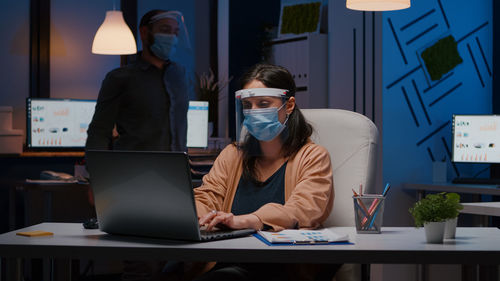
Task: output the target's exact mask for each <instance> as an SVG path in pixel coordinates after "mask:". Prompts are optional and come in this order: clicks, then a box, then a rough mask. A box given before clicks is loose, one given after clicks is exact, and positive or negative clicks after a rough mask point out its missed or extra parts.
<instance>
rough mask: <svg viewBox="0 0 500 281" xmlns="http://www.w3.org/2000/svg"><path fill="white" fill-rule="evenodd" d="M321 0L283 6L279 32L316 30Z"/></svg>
mask: <svg viewBox="0 0 500 281" xmlns="http://www.w3.org/2000/svg"><path fill="white" fill-rule="evenodd" d="M320 14H321V2H312V3H305V4H297V5H290V6H284V7H283V11H282V18H281V32H280V33H281V34H301V33H306V32H315V31H317V30H318V25H319V20H320Z"/></svg>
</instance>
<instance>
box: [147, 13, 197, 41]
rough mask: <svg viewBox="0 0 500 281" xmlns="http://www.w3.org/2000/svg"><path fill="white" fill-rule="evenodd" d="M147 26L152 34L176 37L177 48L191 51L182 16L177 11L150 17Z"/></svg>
mask: <svg viewBox="0 0 500 281" xmlns="http://www.w3.org/2000/svg"><path fill="white" fill-rule="evenodd" d="M149 25H151V26H152V29H153V30H152V32H153V33H163V34H170V35H172V34H173V35H176V36H177V39H178V42H179V43H178V48H179V49H186V50H191V42H190V40H189V32H188V30H187V28H186V23H185V22H184V16H183V15H182V13H181V12H179V11H167V12H163V13H159V14H157V15H155V16H153V17H151V21H150V22H149Z"/></svg>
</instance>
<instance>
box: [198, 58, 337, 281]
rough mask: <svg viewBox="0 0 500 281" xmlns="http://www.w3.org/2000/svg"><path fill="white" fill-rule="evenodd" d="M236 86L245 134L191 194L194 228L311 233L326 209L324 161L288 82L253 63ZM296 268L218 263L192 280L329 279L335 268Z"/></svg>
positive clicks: (328, 182) (329, 198)
mask: <svg viewBox="0 0 500 281" xmlns="http://www.w3.org/2000/svg"><path fill="white" fill-rule="evenodd" d="M242 86H243V89H242V90H240V91H237V92H236V103H237V104H236V111H237V120H236V121H237V123H238V124H240V125H241V123H242V124H243V126H244V127H245V128H246V130H247V131H248V133H246V135H245V134H244V133H242V130H241V126H240V129H239V130H238V131H239V132H238V137H237V139H238V140H241V139H242V140H243V141H242V142H240V143H236V144H232V145H229V146H227V147H226V148H225V149H224V150H223V151H222V152H221V154H220V155H219V157H218V158H217V159H216V161H215V163H214V166H213V167H212V169H211V170H210V172H209V173H208V174H207V175H206V176H205V177H204V178H203V184H202V186H201V187H198V188H196V189H195V199H196V207H197V210H198V217H199V222H200V224H201V225H205V226H206V227H207V229H208V230H210V229H212V228H213V227H215V226H225V227H228V228H232V229H241V228H254V229H256V230H261V229H264V230H272V231H280V230H283V229H293V228H317V227H319V226H320V225H321V223H322V222H323V221H325V220H326V218H327V217H328V216H329V214H330V211H331V209H332V204H333V197H334V192H333V178H332V169H331V163H330V156H329V154H328V151H327V150H326V149H325V148H323V147H321V146H319V145H317V144H314V143H313V142H312V141H311V140H310V136H311V134H312V131H313V128H312V126H311V125H310V124H308V123H307V121H306V120H305V118H304V116H303V115H302V113H301V112H300V110H299V109H298V108H297V106H296V104H295V97H294V95H295V82H294V80H293V78H292V75H291V74H290V73H289V72H288V71H287V70H286V69H285V68H283V67H279V66H274V65H267V64H259V65H256V66H254V67H253V68H252V69H251V70H250V71H248V72H247V73H246V74H245V75H244V76H243V78H242ZM240 133H241V134H243V137H242V138H240V136H239V134H240ZM304 266H305V265H304ZM304 266H297V265H285V264H268V265H266V264H232V263H218V264H216V265H215V266H213V264H212V265H210V266H207V267H205V270H208V272H206V273H204V274H203V275H202V276H200V277H199V279H197V280H291V279H294V278H297V279H300V280H304V279H303V276H302V275H301V274H298V273H299V272H298V271H299V270H300V271H301V273H306V277H307V279H311V280H323V279H324V280H331V278H332V276H333V275H334V274H335V271H336V269H337V267H336V266H332V265H325V266H322V265H316V266H315V265H308V266H307V269H306V270H305V271H304V268H305V267H304ZM285 272H286V273H285ZM287 273H288V274H287ZM318 277H322V278H318Z"/></svg>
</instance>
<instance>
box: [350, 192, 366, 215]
mask: <svg viewBox="0 0 500 281" xmlns="http://www.w3.org/2000/svg"><path fill="white" fill-rule="evenodd" d="M352 192H353V193H354V196H356V197H360V195H358V194H357V193H356V191H355V190H354V188H353V189H352ZM357 199H358V200H357V201H358V203H359V205H360V206H361V208H362V210H363V211H364V213H365V216H368V214H369V212H368V209H367V208H366V206H365V204H364V203H363V201H362V200H361V198H357Z"/></svg>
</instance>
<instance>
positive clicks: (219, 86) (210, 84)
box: [197, 69, 232, 132]
mask: <svg viewBox="0 0 500 281" xmlns="http://www.w3.org/2000/svg"><path fill="white" fill-rule="evenodd" d="M197 78H198V79H197V93H198V100H200V101H208V104H209V106H208V121H210V122H213V124H214V129H213V130H214V132H217V127H216V126H217V119H218V107H219V93H220V92H221V91H222V90H223V89H224V88H225V87H226V86H227V85H228V84H229V82H231V80H232V77H229V79H225V80H219V81H217V79H216V77H215V74H214V72H213V71H212V69H209V73H202V74H201V75H197Z"/></svg>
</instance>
